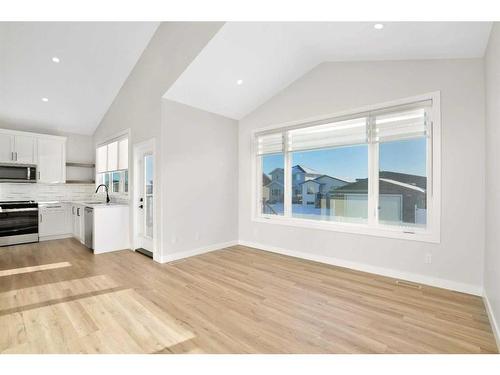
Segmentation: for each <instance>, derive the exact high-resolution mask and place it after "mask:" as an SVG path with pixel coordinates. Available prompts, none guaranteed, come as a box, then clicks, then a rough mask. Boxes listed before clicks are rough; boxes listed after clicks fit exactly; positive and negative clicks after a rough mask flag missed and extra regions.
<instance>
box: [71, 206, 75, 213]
mask: <svg viewBox="0 0 500 375" xmlns="http://www.w3.org/2000/svg"><path fill="white" fill-rule="evenodd" d="M71 212H72V213H73V215H74V214H75V206H73V207H71Z"/></svg>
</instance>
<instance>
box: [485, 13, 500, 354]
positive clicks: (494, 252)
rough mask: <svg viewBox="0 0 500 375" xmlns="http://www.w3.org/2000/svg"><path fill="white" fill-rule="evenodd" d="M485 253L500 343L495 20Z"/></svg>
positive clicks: (489, 59) (488, 68)
mask: <svg viewBox="0 0 500 375" xmlns="http://www.w3.org/2000/svg"><path fill="white" fill-rule="evenodd" d="M485 78H486V79H485V82H486V197H487V201H486V253H485V263H484V265H485V268H484V291H485V296H486V298H487V302H488V303H489V306H490V308H491V310H490V312H491V315H490V318H491V319H490V320H491V322H492V325H493V326H494V329H495V331H496V334H497V342H498V343H499V345H500V327H499V325H498V324H500V230H499V223H500V24H498V23H495V24H494V26H493V29H492V31H491V35H490V40H489V44H488V48H487V51H486V56H485Z"/></svg>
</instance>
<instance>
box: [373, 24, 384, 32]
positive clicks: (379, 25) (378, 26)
mask: <svg viewBox="0 0 500 375" xmlns="http://www.w3.org/2000/svg"><path fill="white" fill-rule="evenodd" d="M373 28H374V29H375V30H382V29H383V28H384V24H383V23H376V24H375V25H373Z"/></svg>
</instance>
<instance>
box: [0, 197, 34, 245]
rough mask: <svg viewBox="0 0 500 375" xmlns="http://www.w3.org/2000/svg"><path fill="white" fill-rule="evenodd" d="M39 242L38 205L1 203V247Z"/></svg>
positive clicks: (26, 202)
mask: <svg viewBox="0 0 500 375" xmlns="http://www.w3.org/2000/svg"><path fill="white" fill-rule="evenodd" d="M28 242H38V203H36V202H33V201H15V202H0V246H8V245H14V244H19V243H28Z"/></svg>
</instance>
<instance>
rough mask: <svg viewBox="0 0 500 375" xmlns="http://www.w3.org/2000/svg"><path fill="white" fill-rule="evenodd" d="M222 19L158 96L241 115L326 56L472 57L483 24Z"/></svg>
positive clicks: (484, 32)
mask: <svg viewBox="0 0 500 375" xmlns="http://www.w3.org/2000/svg"><path fill="white" fill-rule="evenodd" d="M374 25H375V23H368V22H229V23H226V24H225V25H224V26H223V27H222V29H221V30H220V31H219V32H218V34H217V35H216V36H215V37H214V38H213V39H212V40H211V41H210V42H209V43H208V45H207V46H206V47H205V48H204V50H203V51H202V52H201V53H200V54H199V55H198V56H197V57H196V59H195V60H194V61H193V62H192V63H191V65H190V66H189V67H188V68H187V69H186V70H185V72H184V73H183V74H182V75H181V76H180V77H179V79H178V80H177V81H176V82H175V83H174V85H173V86H172V87H171V88H170V89H169V90H168V91H167V92H166V93H165V97H166V98H168V99H171V100H174V101H177V102H180V103H184V104H187V105H190V106H193V107H196V108H200V109H203V110H206V111H209V112H213V113H217V114H220V115H223V116H226V117H230V118H233V119H241V118H242V117H244V116H245V115H247V114H248V113H250V112H251V111H252V110H254V109H255V108H257V107H258V106H259V105H261V104H263V103H264V102H265V101H267V100H268V99H270V98H271V97H272V96H274V95H275V94H277V93H278V92H279V91H280V90H282V89H283V88H285V87H286V86H288V85H289V84H290V83H292V82H293V81H295V80H296V79H298V78H299V77H301V76H302V75H304V74H305V73H306V72H308V71H309V70H311V69H312V68H313V67H315V66H316V65H318V64H320V63H322V62H325V61H370V60H407V59H448V58H478V57H482V56H483V55H484V52H485V49H486V45H487V43H488V37H489V33H490V30H491V23H489V22H389V23H384V24H383V26H384V27H383V28H382V29H376V28H374Z"/></svg>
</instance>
